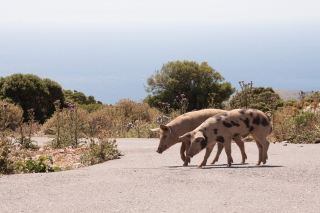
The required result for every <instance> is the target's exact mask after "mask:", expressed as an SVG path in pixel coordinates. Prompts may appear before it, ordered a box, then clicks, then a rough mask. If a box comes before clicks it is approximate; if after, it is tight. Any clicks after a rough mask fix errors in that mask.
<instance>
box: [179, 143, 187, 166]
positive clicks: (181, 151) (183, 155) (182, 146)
mask: <svg viewBox="0 0 320 213" xmlns="http://www.w3.org/2000/svg"><path fill="white" fill-rule="evenodd" d="M185 151H186V145H185V144H184V142H182V143H181V147H180V156H181V160H182V161H183V162H185V161H186V156H185V154H184V152H185Z"/></svg>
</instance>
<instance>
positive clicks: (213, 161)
mask: <svg viewBox="0 0 320 213" xmlns="http://www.w3.org/2000/svg"><path fill="white" fill-rule="evenodd" d="M213 146H214V145H213ZM217 146H218V150H217V153H216V156H215V157H214V159H213V160H212V162H211V164H215V162H218V160H219V156H220V154H221V152H222V150H223V148H224V145H223V144H222V143H218V144H217Z"/></svg>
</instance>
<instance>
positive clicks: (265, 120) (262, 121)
mask: <svg viewBox="0 0 320 213" xmlns="http://www.w3.org/2000/svg"><path fill="white" fill-rule="evenodd" d="M261 124H262V126H269V121H268V120H267V119H266V118H264V117H263V118H262V120H261Z"/></svg>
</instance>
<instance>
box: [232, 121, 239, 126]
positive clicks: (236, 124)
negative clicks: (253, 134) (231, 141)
mask: <svg viewBox="0 0 320 213" xmlns="http://www.w3.org/2000/svg"><path fill="white" fill-rule="evenodd" d="M231 124H232V125H233V126H240V124H238V123H237V122H234V121H231Z"/></svg>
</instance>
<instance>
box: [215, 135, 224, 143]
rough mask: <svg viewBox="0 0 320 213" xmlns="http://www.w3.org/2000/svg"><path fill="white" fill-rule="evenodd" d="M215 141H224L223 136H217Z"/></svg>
mask: <svg viewBox="0 0 320 213" xmlns="http://www.w3.org/2000/svg"><path fill="white" fill-rule="evenodd" d="M216 141H217V142H220V143H224V137H223V136H218V137H217V139H216Z"/></svg>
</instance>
